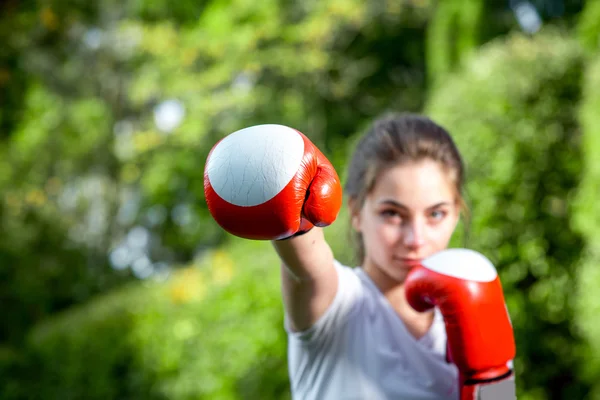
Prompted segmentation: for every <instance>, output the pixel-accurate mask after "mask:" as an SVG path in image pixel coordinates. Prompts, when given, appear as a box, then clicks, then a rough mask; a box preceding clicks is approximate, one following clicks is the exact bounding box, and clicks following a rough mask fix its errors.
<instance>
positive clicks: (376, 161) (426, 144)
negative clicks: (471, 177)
mask: <svg viewBox="0 0 600 400" xmlns="http://www.w3.org/2000/svg"><path fill="white" fill-rule="evenodd" d="M425 159H430V160H433V161H437V162H439V163H440V164H441V165H442V166H443V167H444V168H445V169H446V171H448V173H449V174H450V177H451V179H452V181H453V183H454V185H455V189H456V199H457V202H458V204H459V206H460V208H461V210H462V211H465V212H467V211H468V210H467V207H466V204H465V201H464V197H463V186H464V175H465V172H464V165H463V161H462V157H461V155H460V153H459V151H458V149H457V147H456V145H455V143H454V141H453V140H452V137H451V136H450V134H449V133H448V132H447V131H446V130H445V129H444V128H443V127H441V126H440V125H438V124H436V123H435V122H433V121H432V120H431V119H429V118H427V117H425V116H422V115H417V114H388V115H385V116H383V117H381V118H379V119H377V120H375V122H374V123H373V124H372V126H371V127H370V129H369V130H368V131H367V132H366V133H365V134H364V135H363V136H362V137H361V139H360V140H359V141H358V143H357V145H356V148H355V150H354V154H353V155H352V158H351V159H350V164H349V167H348V176H347V179H346V184H345V188H344V191H345V194H346V196H347V197H348V198H349V199H350V200H352V203H353V206H354V207H355V208H357V209H360V208H361V207H362V206H363V204H364V201H365V198H366V197H367V195H368V194H369V193H370V192H371V190H372V189H373V187H374V186H375V182H376V180H377V177H378V176H379V175H380V174H381V173H382V172H383V171H384V170H386V169H388V168H391V167H393V166H396V165H399V164H403V163H407V162H418V161H421V160H425ZM355 239H356V241H357V242H358V243H357V244H358V249H357V255H356V256H357V258H358V259H357V261H358V262H360V263H362V262H363V261H364V248H363V242H362V236H361V234H360V233H358V232H356V233H355Z"/></svg>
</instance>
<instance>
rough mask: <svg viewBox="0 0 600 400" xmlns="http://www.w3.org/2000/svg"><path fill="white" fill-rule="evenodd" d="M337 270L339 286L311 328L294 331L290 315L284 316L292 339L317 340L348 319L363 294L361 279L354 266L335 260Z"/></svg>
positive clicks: (330, 333)
mask: <svg viewBox="0 0 600 400" xmlns="http://www.w3.org/2000/svg"><path fill="white" fill-rule="evenodd" d="M334 266H335V269H336V271H337V279H338V288H337V292H336V294H335V297H334V299H333V302H332V303H331V304H330V305H329V307H328V308H327V310H326V311H325V313H324V314H323V315H322V316H321V317H320V318H319V319H318V320H317V322H315V323H314V325H313V326H311V327H310V328H308V329H306V330H303V331H297V332H296V331H292V329H291V328H290V323H289V319H288V316H287V315H285V316H284V323H285V330H286V331H287V333H288V336H289V337H290V338H291V339H297V340H300V341H302V342H315V341H320V340H324V338H326V337H328V336H330V335H332V334H333V333H335V332H337V331H338V330H339V329H340V328H341V327H342V326H343V325H344V324H345V323H346V321H347V319H348V316H349V315H350V312H351V311H352V309H353V306H354V305H355V304H356V301H357V299H358V298H359V297H360V295H361V290H362V287H361V284H360V279H359V278H358V276H357V275H356V273H355V272H354V271H353V270H352V268H350V267H347V266H344V265H342V264H340V263H339V262H338V261H335V262H334Z"/></svg>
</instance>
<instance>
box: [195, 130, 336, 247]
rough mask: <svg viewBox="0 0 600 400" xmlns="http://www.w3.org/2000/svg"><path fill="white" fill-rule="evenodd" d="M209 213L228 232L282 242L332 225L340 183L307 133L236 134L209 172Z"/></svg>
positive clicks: (217, 150)
mask: <svg viewBox="0 0 600 400" xmlns="http://www.w3.org/2000/svg"><path fill="white" fill-rule="evenodd" d="M204 194H205V197H206V202H207V204H208V209H209V211H210V213H211V215H212V216H213V218H214V219H215V220H216V222H217V223H218V224H219V225H220V226H221V227H222V228H223V229H225V230H226V231H227V232H229V233H231V234H233V235H236V236H240V237H243V238H247V239H255V240H279V239H285V238H289V237H291V236H293V235H296V234H301V233H304V232H306V231H308V230H310V229H311V228H312V227H313V226H320V227H324V226H327V225H330V224H331V223H332V222H333V221H334V220H335V219H336V217H337V215H338V213H339V210H340V208H341V205H342V188H341V184H340V180H339V177H338V175H337V173H336V171H335V169H334V168H333V166H332V165H331V163H330V162H329V161H328V160H327V158H325V156H324V155H323V154H322V153H321V152H320V151H319V149H317V147H316V146H315V145H314V144H313V143H312V142H311V141H310V140H309V139H308V138H307V137H306V136H305V135H304V134H302V133H300V132H299V131H297V130H295V129H292V128H289V127H287V126H283V125H275V124H267V125H256V126H251V127H248V128H245V129H241V130H239V131H236V132H233V133H232V134H230V135H228V136H226V137H225V138H224V139H222V140H220V141H219V142H218V143H217V144H215V146H214V147H213V148H212V150H211V151H210V153H209V155H208V158H207V160H206V165H205V169H204Z"/></svg>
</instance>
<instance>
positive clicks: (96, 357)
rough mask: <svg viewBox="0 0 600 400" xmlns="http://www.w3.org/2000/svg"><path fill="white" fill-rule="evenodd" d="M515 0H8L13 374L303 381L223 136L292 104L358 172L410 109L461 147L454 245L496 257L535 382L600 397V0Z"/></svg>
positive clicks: (114, 390)
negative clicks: (226, 225)
mask: <svg viewBox="0 0 600 400" xmlns="http://www.w3.org/2000/svg"><path fill="white" fill-rule="evenodd" d="M516 3H518V2H508V1H506V2H486V1H483V0H447V1H432V0H406V1H388V0H376V1H372V2H364V1H358V0H327V1H322V2H316V1H304V2H291V1H285V0H264V1H260V2H259V1H250V0H230V1H225V0H207V1H203V2H192V1H189V0H181V1H178V2H167V1H165V0H122V1H116V0H101V1H97V2H86V1H83V0H66V1H63V0H60V1H59V0H46V1H43V2H19V1H7V2H2V3H0V11H1V12H0V39H1V43H2V44H3V45H2V51H0V101H1V104H2V107H1V109H0V226H1V229H2V230H1V231H2V235H3V240H2V241H1V242H0V277H1V278H2V279H1V280H0V304H1V307H2V313H1V314H2V317H3V323H2V325H1V326H0V375H1V376H2V380H1V382H0V398H2V399H7V400H21V399H38V398H39V399H58V398H60V399H65V400H68V399H90V400H94V399H149V400H152V399H156V400H163V399H164V400H166V399H169V400H170V399H174V400H184V399H185V400H188V399H190V400H191V399H287V398H290V393H289V384H288V381H287V358H286V337H285V332H284V330H283V313H282V304H281V298H280V292H279V290H280V286H279V285H280V283H279V276H278V273H279V264H278V260H277V258H276V255H275V253H274V252H273V251H272V249H271V245H270V244H269V243H268V242H260V241H247V240H242V239H239V238H235V237H232V236H231V235H228V234H227V233H225V232H223V231H222V230H221V229H220V228H219V227H218V226H217V225H216V223H215V222H214V221H213V220H212V219H211V217H210V215H209V213H208V210H207V208H206V203H205V201H204V193H203V173H204V162H205V160H206V156H207V154H208V152H209V150H210V148H211V147H212V146H213V145H214V143H215V142H216V141H217V140H219V139H220V138H222V137H224V136H225V135H227V134H229V133H231V132H233V131H235V130H237V129H240V128H243V127H246V126H250V125H254V124H258V123H280V124H284V125H288V126H292V127H294V128H296V129H298V130H300V131H302V132H304V133H305V134H307V136H309V137H310V138H311V140H313V141H314V142H315V143H316V144H317V145H318V146H319V147H320V148H322V149H323V152H324V153H325V154H326V155H327V156H328V157H329V158H330V160H331V161H332V163H333V164H334V166H335V167H336V169H337V170H338V172H339V173H340V176H341V178H342V180H344V179H345V173H346V172H345V166H346V160H347V158H348V155H349V152H350V151H351V150H352V145H353V144H354V143H355V141H356V138H357V137H358V136H359V135H360V134H361V133H362V132H363V131H364V129H365V128H366V127H367V126H368V124H369V122H370V121H371V120H372V119H373V118H375V117H377V116H379V115H381V114H383V113H385V112H388V111H409V112H422V113H425V114H427V115H429V116H431V117H432V118H433V119H435V120H436V121H438V122H440V123H441V124H442V125H444V126H446V127H447V128H448V129H449V130H450V131H451V132H452V134H453V136H454V137H455V139H456V142H457V144H458V146H459V148H460V150H461V152H462V153H463V155H464V157H465V161H466V164H467V182H468V183H467V187H466V199H467V203H468V205H469V208H470V214H471V217H470V219H469V220H468V221H466V220H464V221H463V222H461V225H460V227H459V229H458V231H457V235H456V237H455V238H454V240H453V243H452V245H453V246H467V247H470V248H473V249H475V250H478V251H481V252H482V253H484V254H485V255H487V256H488V257H489V258H490V259H491V260H492V261H493V262H494V264H495V265H496V266H497V268H498V271H499V273H500V277H501V279H502V283H503V287H504V289H505V295H506V301H507V307H508V309H509V312H510V314H511V318H512V322H513V326H514V328H515V335H516V342H517V358H516V360H515V368H516V375H517V379H516V382H517V388H518V398H519V399H524V400H543V399H600V383H599V381H598V379H597V378H598V376H600V345H599V343H598V340H597V338H598V336H599V335H600V322H599V321H600V296H598V295H597V293H596V290H597V287H598V286H599V285H600V269H599V268H598V264H599V263H600V205H599V202H598V201H597V196H598V195H599V194H600V158H599V157H598V156H597V155H598V154H600V117H599V115H600V113H599V110H600V91H599V90H598V88H600V51H599V50H600V47H599V46H600V24H598V22H597V21H599V20H600V2H594V1H591V0H588V1H587V2H581V1H551V0H546V1H532V2H531V4H533V5H534V6H535V7H536V8H537V10H538V13H539V18H540V20H541V22H542V23H541V26H540V27H538V28H536V29H529V30H528V29H527V27H526V26H523V25H520V24H519V20H518V19H517V17H516V16H517V14H518V13H517V12H516V11H515V9H514V8H511V6H510V5H511V4H513V5H514V4H516ZM521 23H523V22H522V21H521ZM325 233H326V236H327V238H328V240H329V242H330V244H331V246H332V247H333V249H334V252H335V254H336V257H337V258H338V259H339V260H340V261H341V262H343V263H346V264H349V265H354V263H355V260H354V257H353V252H352V250H351V248H350V246H349V243H350V232H349V225H348V216H347V212H346V210H345V209H343V210H342V211H341V213H340V216H339V217H338V220H337V221H336V223H334V224H333V225H332V226H330V227H328V228H326V229H325Z"/></svg>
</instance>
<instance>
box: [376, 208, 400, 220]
mask: <svg viewBox="0 0 600 400" xmlns="http://www.w3.org/2000/svg"><path fill="white" fill-rule="evenodd" d="M379 215H380V216H381V217H382V218H383V219H384V220H386V221H393V222H396V221H400V220H402V215H400V213H399V212H398V211H396V210H394V209H387V210H382V211H380V212H379Z"/></svg>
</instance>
